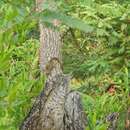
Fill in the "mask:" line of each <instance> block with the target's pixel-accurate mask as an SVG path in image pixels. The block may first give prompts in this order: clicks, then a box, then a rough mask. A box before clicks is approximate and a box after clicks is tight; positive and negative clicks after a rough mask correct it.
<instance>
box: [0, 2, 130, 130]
mask: <svg viewBox="0 0 130 130" xmlns="http://www.w3.org/2000/svg"><path fill="white" fill-rule="evenodd" d="M49 2H50V0H49V1H48V3H46V4H45V5H44V6H43V8H45V9H46V11H45V12H43V13H41V14H40V15H38V14H36V13H35V2H34V1H31V0H8V1H7V0H1V1H0V130H18V127H19V125H20V123H21V121H22V120H23V119H24V117H25V115H26V114H27V112H28V111H29V109H30V107H31V105H32V103H33V102H34V99H35V97H36V96H37V95H38V94H39V92H40V91H41V89H42V88H43V87H44V79H45V77H44V75H43V74H41V73H40V70H39V63H38V61H39V57H38V56H39V29H38V19H39V17H40V18H41V19H42V20H43V22H46V23H48V24H49V25H50V23H51V20H53V19H55V18H57V19H60V20H61V21H62V23H63V24H62V26H61V28H60V30H61V32H62V35H63V36H62V38H63V41H64V45H63V49H62V53H63V64H64V72H65V73H71V74H72V75H73V77H74V78H73V80H72V85H71V86H72V88H73V89H76V90H78V91H79V92H80V93H81V95H82V99H83V104H84V108H85V111H86V113H87V115H88V127H87V128H86V130H106V127H107V125H108V124H106V123H105V122H104V117H105V116H107V115H108V114H110V113H112V112H119V114H120V116H119V120H118V130H124V121H125V112H126V110H127V107H128V106H129V105H130V100H129V92H130V1H129V0H125V1H122V0H66V1H63V0H57V1H56V5H57V8H56V9H55V11H53V12H51V11H49V10H48V8H49V4H50V3H49ZM59 12H60V13H59ZM61 12H62V13H61ZM109 86H114V89H115V91H116V92H115V93H114V94H111V93H110V92H108V91H107V88H108V87H109Z"/></svg>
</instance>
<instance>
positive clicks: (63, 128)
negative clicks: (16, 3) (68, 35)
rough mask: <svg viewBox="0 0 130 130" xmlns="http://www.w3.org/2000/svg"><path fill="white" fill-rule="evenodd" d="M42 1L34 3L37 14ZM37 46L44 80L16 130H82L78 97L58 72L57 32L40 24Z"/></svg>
mask: <svg viewBox="0 0 130 130" xmlns="http://www.w3.org/2000/svg"><path fill="white" fill-rule="evenodd" d="M42 2H43V0H37V6H38V11H40V10H41V8H40V5H41V3H42ZM40 43H41V47H40V68H41V70H42V72H44V73H45V74H46V76H47V80H46V84H45V87H44V90H43V91H42V92H41V94H40V95H39V96H38V97H37V99H36V101H35V103H34V105H33V107H32V109H31V111H30V112H29V114H28V115H27V117H26V118H25V120H24V121H23V123H22V125H21V127H20V130H85V125H86V115H85V114H84V112H83V108H82V104H81V100H80V95H79V93H78V92H75V91H69V82H70V76H69V75H64V74H63V72H62V64H61V59H62V58H61V53H60V49H61V47H62V42H61V39H60V33H59V32H58V31H56V30H53V29H50V28H47V27H45V26H44V25H43V24H42V23H40Z"/></svg>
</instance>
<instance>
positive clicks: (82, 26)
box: [40, 10, 94, 33]
mask: <svg viewBox="0 0 130 130" xmlns="http://www.w3.org/2000/svg"><path fill="white" fill-rule="evenodd" d="M40 17H41V20H42V21H43V22H49V23H52V21H53V20H55V19H57V20H59V21H60V22H62V23H63V24H65V25H68V26H69V27H72V28H77V29H79V30H81V31H84V32H86V33H91V32H93V30H94V28H93V27H92V26H90V25H88V24H86V23H85V22H83V21H82V20H80V19H77V18H73V17H71V16H68V15H66V14H63V13H60V12H57V11H53V12H52V11H50V10H46V11H43V12H42V13H41V14H40Z"/></svg>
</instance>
